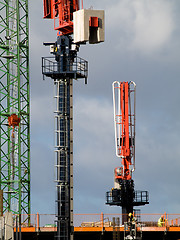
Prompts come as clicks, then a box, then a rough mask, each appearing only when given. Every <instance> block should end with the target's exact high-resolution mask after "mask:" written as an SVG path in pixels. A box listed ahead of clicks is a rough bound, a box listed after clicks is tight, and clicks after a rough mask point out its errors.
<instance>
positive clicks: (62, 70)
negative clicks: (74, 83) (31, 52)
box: [42, 56, 88, 79]
mask: <svg viewBox="0 0 180 240" xmlns="http://www.w3.org/2000/svg"><path fill="white" fill-rule="evenodd" d="M42 74H43V76H47V77H51V78H53V79H58V78H59V79H60V78H64V77H69V78H74V79H78V78H85V79H87V77H88V62H87V61H86V60H84V59H83V58H80V57H77V56H76V57H75V58H73V59H72V57H66V60H65V61H64V60H63V59H61V60H59V61H56V60H55V59H54V57H42Z"/></svg>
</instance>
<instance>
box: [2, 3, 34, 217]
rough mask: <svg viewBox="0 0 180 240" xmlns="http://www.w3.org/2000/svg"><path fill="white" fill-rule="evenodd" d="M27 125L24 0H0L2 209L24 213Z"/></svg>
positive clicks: (27, 181) (26, 201)
mask: <svg viewBox="0 0 180 240" xmlns="http://www.w3.org/2000/svg"><path fill="white" fill-rule="evenodd" d="M29 124H30V122H29V29H28V0H1V1H0V189H1V190H2V191H3V212H6V211H11V212H12V213H13V214H18V215H21V214H26V216H27V214H30V134H29ZM23 221H26V219H23Z"/></svg>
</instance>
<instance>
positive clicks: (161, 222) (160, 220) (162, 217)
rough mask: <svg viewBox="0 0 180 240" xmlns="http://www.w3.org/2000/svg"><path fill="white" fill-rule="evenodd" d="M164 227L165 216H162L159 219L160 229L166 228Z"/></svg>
mask: <svg viewBox="0 0 180 240" xmlns="http://www.w3.org/2000/svg"><path fill="white" fill-rule="evenodd" d="M164 226H165V220H164V216H163V215H161V217H160V218H159V219H158V227H164Z"/></svg>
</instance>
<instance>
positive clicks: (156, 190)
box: [29, 0, 180, 213]
mask: <svg viewBox="0 0 180 240" xmlns="http://www.w3.org/2000/svg"><path fill="white" fill-rule="evenodd" d="M34 3H35V4H34ZM29 4H30V11H29V13H30V83H31V182H32V184H31V198H32V213H36V212H40V213H54V212H55V185H54V162H55V159H54V158H55V157H54V114H53V112H54V109H55V106H54V99H53V96H54V86H53V81H52V80H51V79H46V80H45V81H43V78H42V75H41V57H42V56H48V55H49V48H48V47H44V46H43V44H42V43H43V42H44V41H55V40H56V32H55V31H54V30H53V22H52V21H51V20H44V19H43V5H42V1H41V0H36V1H35V0H31V1H29ZM91 6H93V8H94V9H104V10H105V22H106V24H105V42H104V43H101V44H99V45H88V44H87V45H85V46H81V49H80V52H79V56H80V57H83V58H85V59H87V60H88V61H89V77H88V85H84V82H83V81H74V212H75V213H101V212H104V213H119V212H121V210H120V209H119V208H117V207H109V206H107V205H105V193H106V191H109V190H110V188H111V187H113V171H114V168H115V167H117V166H119V165H120V159H118V158H117V157H116V155H115V144H114V126H113V105H112V82H113V81H115V80H117V81H134V82H136V84H137V102H136V108H137V113H136V114H137V115H136V119H137V121H136V171H135V173H134V175H133V178H134V181H135V189H137V190H148V191H149V194H150V204H149V205H148V206H146V207H142V208H141V210H142V212H144V213H163V212H165V211H166V212H168V213H179V212H180V204H179V202H180V193H179V191H178V189H179V171H180V138H179V133H180V111H179V103H180V94H179V90H180V68H179V64H180V41H179V39H180V27H179V26H180V17H179V11H180V3H179V0H173V1H170V0H156V1H148V0H143V1H142V0H133V1H132V0H113V2H112V1H108V0H99V1H95V0H94V1H93V0H89V1H87V0H84V7H85V8H89V7H91Z"/></svg>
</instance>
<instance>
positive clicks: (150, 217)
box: [14, 213, 180, 231]
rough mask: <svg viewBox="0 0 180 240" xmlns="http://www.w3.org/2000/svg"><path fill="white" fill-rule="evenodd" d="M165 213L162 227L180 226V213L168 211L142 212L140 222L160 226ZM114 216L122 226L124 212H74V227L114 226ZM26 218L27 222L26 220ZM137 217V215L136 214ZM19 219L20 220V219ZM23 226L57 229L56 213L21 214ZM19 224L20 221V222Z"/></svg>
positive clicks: (150, 225) (145, 224) (147, 225)
mask: <svg viewBox="0 0 180 240" xmlns="http://www.w3.org/2000/svg"><path fill="white" fill-rule="evenodd" d="M162 215H163V217H164V222H163V224H162V227H180V214H166V213H163V214H162V213H156V214H140V216H138V219H139V221H138V222H139V223H140V224H141V226H142V227H158V219H159V218H160V217H161V216H162ZM17 217H18V216H17V215H14V227H16V222H17V220H16V218H17ZM113 218H116V219H117V218H118V219H119V221H120V226H123V224H122V214H104V213H100V214H74V227H81V228H85V227H88V228H90V227H101V228H106V227H112V226H113ZM23 219H24V220H25V219H26V222H25V221H24V220H23ZM135 219H136V216H135ZM18 221H19V220H18ZM21 222H22V224H21V228H29V227H30V228H35V230H36V231H38V230H41V229H42V228H44V229H47V231H48V229H50V228H51V229H54V231H55V229H56V225H55V214H39V213H37V214H31V215H23V214H22V215H21ZM18 226H19V223H18Z"/></svg>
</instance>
